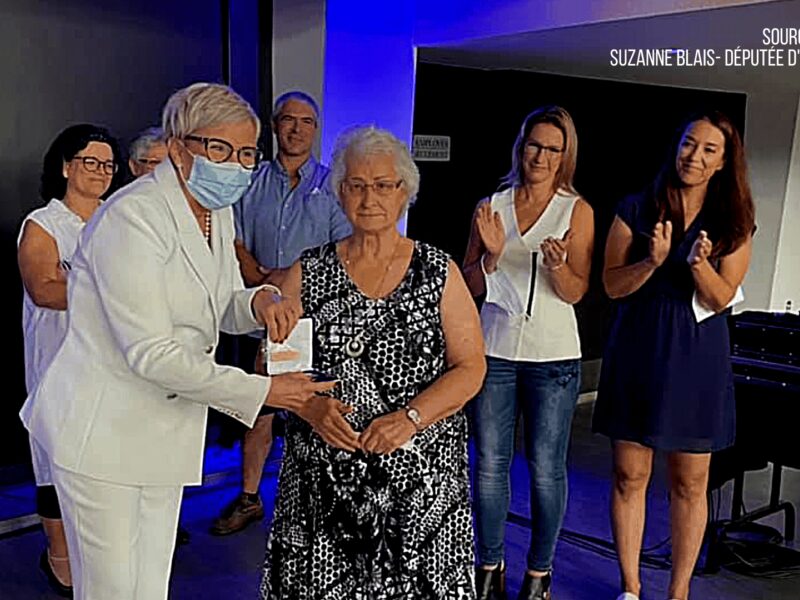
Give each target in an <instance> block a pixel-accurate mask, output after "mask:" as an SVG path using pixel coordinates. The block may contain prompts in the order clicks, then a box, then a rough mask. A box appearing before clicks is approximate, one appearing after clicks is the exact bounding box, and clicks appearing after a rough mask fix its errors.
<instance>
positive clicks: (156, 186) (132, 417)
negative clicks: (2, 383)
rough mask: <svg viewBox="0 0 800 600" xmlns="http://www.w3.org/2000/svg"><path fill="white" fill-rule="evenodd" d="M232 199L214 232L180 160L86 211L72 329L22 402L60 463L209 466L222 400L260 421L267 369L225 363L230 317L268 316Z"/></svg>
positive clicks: (83, 467) (166, 478)
mask: <svg viewBox="0 0 800 600" xmlns="http://www.w3.org/2000/svg"><path fill="white" fill-rule="evenodd" d="M232 215H233V213H232V210H231V209H230V208H226V209H223V210H219V211H215V212H214V213H213V215H212V221H211V222H212V235H213V238H212V249H213V251H212V249H210V248H209V246H208V245H207V244H206V241H205V238H204V237H203V234H202V232H201V231H200V228H199V227H198V226H197V221H196V220H195V218H194V216H193V215H192V212H191V210H190V208H189V205H188V203H187V201H186V198H185V196H184V194H183V191H182V190H181V188H180V185H179V183H178V179H177V176H176V174H175V171H174V169H173V167H172V164H171V162H170V161H169V160H166V161H164V163H163V164H161V165H159V167H158V168H157V169H156V170H155V172H154V173H153V174H152V175H148V176H146V177H143V178H141V179H139V180H137V181H135V182H133V183H132V184H130V185H128V186H126V187H125V188H123V189H122V190H120V191H119V192H117V193H116V194H114V195H113V196H112V197H111V198H110V199H109V200H108V201H107V202H105V203H104V205H103V206H101V207H100V208H99V209H98V210H97V212H96V213H95V215H94V217H93V218H92V219H91V220H90V222H89V223H88V224H87V225H86V227H85V229H84V231H83V234H82V236H81V241H80V243H79V246H78V250H77V252H76V253H75V255H74V257H73V261H72V271H71V272H70V274H69V283H68V296H67V297H68V306H69V310H68V314H69V324H68V326H67V333H66V336H65V338H64V341H63V342H62V344H61V347H60V348H59V350H58V352H57V353H56V355H55V357H54V358H53V361H52V363H51V364H50V366H49V368H48V369H47V370H46V371H45V374H44V376H43V377H42V379H41V381H40V383H39V385H38V386H37V388H36V389H35V390H33V391H31V393H30V395H29V396H28V399H27V401H26V402H25V405H24V406H23V408H22V412H21V413H20V416H21V417H22V420H23V422H24V423H25V426H26V427H27V428H28V430H29V431H30V434H31V435H32V436H33V437H34V439H36V441H37V442H39V444H41V446H42V447H43V448H44V449H45V451H46V452H47V453H48V454H49V456H50V459H51V460H52V461H53V463H55V464H56V465H58V466H59V467H61V468H63V469H66V470H68V471H73V472H76V473H80V474H83V475H86V476H89V477H94V478H96V479H100V480H104V481H109V482H113V483H122V484H128V485H176V484H177V485H191V484H199V483H200V482H201V479H202V460H203V447H204V444H205V433H206V419H207V413H208V407H209V406H211V407H213V408H215V409H217V410H219V411H221V412H224V413H227V414H229V415H231V416H233V417H234V418H236V419H238V420H240V421H242V422H243V423H245V424H247V425H248V426H252V425H253V423H254V422H255V419H256V417H257V416H258V411H259V409H260V408H261V406H262V405H263V403H264V400H265V398H266V396H267V393H268V392H269V383H270V381H269V378H267V377H263V376H259V375H249V374H247V373H245V372H244V371H242V370H240V369H236V368H234V367H227V366H221V365H217V364H216V363H215V362H214V350H215V349H216V346H217V342H218V339H219V330H223V331H225V332H228V333H237V334H238V333H248V332H250V331H253V330H255V329H257V328H259V327H260V325H259V324H258V323H257V322H256V321H255V319H254V317H253V314H252V311H251V300H252V297H253V295H254V294H255V292H256V290H255V289H249V290H248V289H245V288H244V285H243V283H242V278H241V275H240V272H239V265H238V263H237V260H236V255H235V251H234V246H233V240H234V228H233V216H232Z"/></svg>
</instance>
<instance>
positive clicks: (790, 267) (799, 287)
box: [770, 105, 800, 312]
mask: <svg viewBox="0 0 800 600" xmlns="http://www.w3.org/2000/svg"><path fill="white" fill-rule="evenodd" d="M799 232H800V105H798V110H797V121H796V123H795V128H794V145H793V147H792V156H791V162H790V166H789V177H788V182H787V185H786V199H785V200H784V203H783V218H782V219H781V227H780V235H779V239H778V250H777V259H776V260H775V277H774V281H773V286H772V298H771V302H770V309H771V310H784V309H785V308H786V303H787V300H788V301H791V306H792V311H793V312H797V311H798V309H800V235H798V233H799Z"/></svg>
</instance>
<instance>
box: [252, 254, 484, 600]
mask: <svg viewBox="0 0 800 600" xmlns="http://www.w3.org/2000/svg"><path fill="white" fill-rule="evenodd" d="M300 260H301V264H302V272H303V276H302V302H303V307H304V310H305V314H306V316H310V317H311V318H312V319H313V322H314V335H315V348H314V366H315V368H317V369H319V370H322V371H325V372H327V373H330V374H332V375H334V376H336V377H337V378H338V379H339V380H340V383H339V385H337V387H336V388H335V389H334V390H333V395H334V396H335V397H337V398H339V399H341V400H342V401H343V402H345V403H347V404H348V405H350V406H352V407H353V409H354V410H353V411H352V412H351V413H349V414H348V415H346V419H347V420H348V421H349V422H350V424H351V425H352V427H353V428H354V429H355V430H356V431H363V430H364V429H366V427H367V426H368V425H369V423H370V422H371V421H372V420H373V419H375V418H376V417H379V416H381V415H384V414H386V413H389V412H392V411H395V410H397V409H400V408H402V407H405V406H406V405H407V404H408V402H409V401H410V400H411V399H412V398H414V397H415V396H416V395H418V394H419V393H420V392H421V391H422V390H424V389H425V388H426V387H427V386H429V385H430V384H431V383H432V382H434V381H435V380H436V379H437V378H438V377H440V376H441V375H442V374H443V373H444V370H445V366H446V365H445V344H444V336H443V332H442V324H441V315H440V310H439V306H440V301H441V297H442V291H443V288H444V284H445V280H446V278H447V267H448V256H447V255H446V254H445V253H444V252H442V251H440V250H437V249H436V248H433V247H432V246H428V245H426V244H423V243H416V244H415V247H414V252H413V255H412V259H411V263H410V266H409V269H408V271H407V273H406V275H405V277H404V279H403V280H402V282H401V283H400V285H399V286H398V287H397V288H396V289H395V290H394V291H393V292H392V293H391V294H389V295H388V296H387V297H386V298H382V299H377V300H374V299H370V298H368V297H366V296H365V295H364V294H362V293H361V292H360V291H359V289H358V288H357V287H356V285H355V284H354V283H353V282H352V280H351V279H350V278H349V276H348V275H347V273H346V272H345V270H344V266H343V265H342V264H341V262H340V261H339V258H338V256H337V254H336V249H335V245H334V244H328V245H326V246H322V247H320V248H315V249H313V250H309V251H306V252H305V253H304V254H303V256H302V257H301V259H300ZM285 439H286V444H285V450H284V457H283V466H282V468H281V474H280V482H279V487H278V498H277V500H276V504H275V515H274V519H273V521H272V527H271V532H270V536H269V540H268V544H267V557H266V564H265V567H264V578H263V580H262V583H261V597H262V598H263V599H265V600H278V599H281V600H288V599H291V600H390V599H398V600H399V599H403V600H412V599H414V600H420V599H428V598H430V599H434V598H435V599H447V600H468V599H469V600H471V599H473V598H474V597H475V592H474V584H473V575H472V573H473V541H472V514H471V508H470V495H469V475H468V459H467V422H466V418H465V415H464V413H463V411H462V412H459V413H457V414H455V415H453V416H451V417H448V418H446V419H444V420H442V421H440V422H438V423H435V424H434V425H432V426H430V427H428V428H427V429H425V430H424V431H422V432H421V433H419V434H417V435H416V436H414V438H413V439H412V442H411V444H410V445H408V447H406V448H401V449H398V450H397V451H395V452H394V453H392V454H390V455H373V454H370V455H365V454H364V453H362V452H360V451H359V452H356V453H350V452H345V451H341V450H336V449H334V448H332V447H331V446H329V445H328V444H326V443H325V442H323V441H322V439H321V438H320V437H319V436H318V435H317V434H316V433H314V432H313V431H312V430H311V428H310V427H309V426H308V425H307V424H306V423H305V422H304V421H302V420H301V419H299V418H297V417H295V416H293V415H291V416H290V417H289V420H288V423H287V428H286V438H285Z"/></svg>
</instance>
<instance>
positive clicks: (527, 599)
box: [517, 573, 553, 600]
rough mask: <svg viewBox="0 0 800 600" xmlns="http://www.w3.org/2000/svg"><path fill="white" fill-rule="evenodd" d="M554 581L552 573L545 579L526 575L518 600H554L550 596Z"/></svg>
mask: <svg viewBox="0 0 800 600" xmlns="http://www.w3.org/2000/svg"><path fill="white" fill-rule="evenodd" d="M552 580H553V577H552V576H551V575H550V573H548V574H547V575H545V576H544V577H534V576H533V575H531V574H530V573H525V579H523V580H522V587H521V588H520V590H519V594H518V595H517V600H552V596H551V595H550V584H551V583H552Z"/></svg>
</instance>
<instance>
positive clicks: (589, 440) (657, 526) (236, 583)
mask: <svg viewBox="0 0 800 600" xmlns="http://www.w3.org/2000/svg"><path fill="white" fill-rule="evenodd" d="M590 411H591V407H590V406H581V407H580V408H579V412H578V415H577V417H576V422H575V428H574V432H573V440H572V449H571V456H570V485H571V489H570V501H569V507H568V512H567V516H566V519H565V523H564V527H565V529H566V530H569V531H573V532H579V533H584V534H588V535H592V536H596V537H601V538H604V539H610V530H609V525H608V518H607V512H608V511H607V506H608V485H609V484H608V481H609V477H608V472H609V464H610V462H609V451H608V444H607V441H606V440H605V439H603V438H599V437H596V436H592V435H591V434H590V433H589V431H588V422H589V415H590ZM275 467H276V465H275V463H274V462H272V463H271V464H270V468H269V475H268V477H266V478H265V482H264V486H263V494H264V496H265V501H266V502H267V503H268V506H267V510H268V512H269V511H270V509H271V505H272V498H273V495H274V486H275ZM524 471H525V467H524V463H523V461H522V460H520V459H519V458H518V459H517V462H516V464H515V467H514V476H515V477H514V498H513V503H512V512H515V513H518V514H527V502H528V491H527V481H526V477H525V474H524ZM785 473H786V474H785V477H784V485H783V497H784V498H785V499H789V500H793V501H794V502H795V503H796V504H797V505H798V508H800V472H797V471H791V470H786V471H785ZM768 482H769V470H765V471H760V472H756V473H751V474H748V477H747V483H746V504H747V506H748V508H751V507H754V506H757V505H761V504H765V503H766V502H767V500H768V493H769V491H768V490H769V488H768ZM234 493H235V481H232V480H230V479H229V480H227V481H223V482H220V483H217V484H216V485H212V486H206V487H205V488H202V489H198V490H194V491H191V492H190V493H189V494H187V498H186V503H185V509H184V522H185V524H186V525H187V526H188V528H189V530H190V531H191V533H192V536H193V537H192V542H191V544H189V545H188V546H186V547H183V548H180V549H179V550H178V552H177V554H176V557H175V564H174V571H173V581H172V594H171V598H172V599H173V600H186V599H190V598H191V599H195V598H203V599H207V600H215V599H220V600H222V599H225V600H239V599H242V600H253V599H254V598H256V597H257V589H258V581H259V563H260V561H261V559H262V556H263V551H264V540H265V533H266V528H267V525H268V524H267V523H266V522H265V523H264V524H262V525H260V526H251V527H250V528H249V529H247V530H245V531H244V532H242V533H240V534H237V535H234V536H231V537H226V538H216V537H213V536H211V535H209V534H208V533H207V532H206V531H207V528H208V525H209V523H210V521H211V519H212V518H213V517H214V515H215V514H216V512H217V511H218V510H219V508H220V507H221V506H222V505H223V504H224V503H225V502H226V501H227V500H228V499H229V498H230V497H231V496H232V495H233V494H234ZM730 496H731V488H730V484H728V485H727V486H726V487H725V488H723V490H722V493H721V494H720V498H721V509H720V510H721V514H722V515H723V516H726V515H728V514H729V508H728V504H729V502H730ZM763 522H764V523H767V524H771V525H774V526H776V527H778V528H782V526H783V524H782V522H781V520H780V518H771V519H767V520H765V521H763ZM798 529H800V528H798ZM796 534H797V535H800V531H797V532H796ZM667 535H668V520H667V497H666V492H665V488H664V476H663V465H660V466H659V468H658V469H657V473H656V475H655V477H654V481H653V485H652V489H651V492H650V496H649V504H648V523H647V534H646V540H645V545H646V546H650V545H653V544H656V543H657V542H659V541H661V540H663V539H664V538H665V537H666V536H667ZM527 536H528V531H527V529H526V528H524V527H522V526H519V525H515V524H509V525H508V526H507V529H506V540H507V545H508V552H507V554H508V565H509V566H508V569H509V580H510V582H509V585H510V587H511V591H512V592H514V593H516V590H517V588H518V586H519V583H520V581H521V578H522V573H523V569H524V557H525V551H526V546H527V539H528V537H527ZM42 544H43V535H42V533H41V531H40V530H33V531H29V532H27V533H23V534H21V535H16V536H13V537H6V538H4V539H1V540H0V599H2V600H7V599H8V600H10V599H13V600H16V599H25V600H35V599H42V600H44V599H52V598H57V596H55V595H53V594H51V593H50V592H49V591H48V588H47V584H46V583H45V581H44V579H43V578H42V576H41V575H40V573H39V572H38V570H37V566H36V564H37V558H38V555H39V552H40V551H41V548H42ZM797 547H799V548H800V546H797ZM643 581H644V585H645V593H644V595H643V600H660V599H663V598H666V586H667V583H668V573H667V572H666V571H659V570H652V569H645V570H644V571H643ZM555 582H556V583H555V588H554V597H555V598H556V599H557V600H604V599H611V600H613V599H614V598H615V597H616V594H617V593H618V590H617V569H616V564H615V562H614V561H613V560H610V559H608V558H604V557H602V556H600V555H598V554H597V553H594V552H591V551H588V550H585V549H582V548H578V547H576V546H575V545H572V544H570V543H567V542H564V541H562V542H561V543H560V544H559V547H558V551H557V556H556V562H555ZM512 598H513V596H512ZM692 598H695V599H703V600H705V599H718V598H719V599H722V598H724V599H731V600H735V599H769V600H781V599H786V600H788V599H793V600H798V599H800V577H796V578H793V579H758V578H752V577H745V576H741V575H736V574H733V573H731V572H729V571H725V570H723V571H721V572H720V573H718V574H716V575H713V576H701V577H697V578H695V580H694V583H693V593H692ZM343 600H344V599H343Z"/></svg>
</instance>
